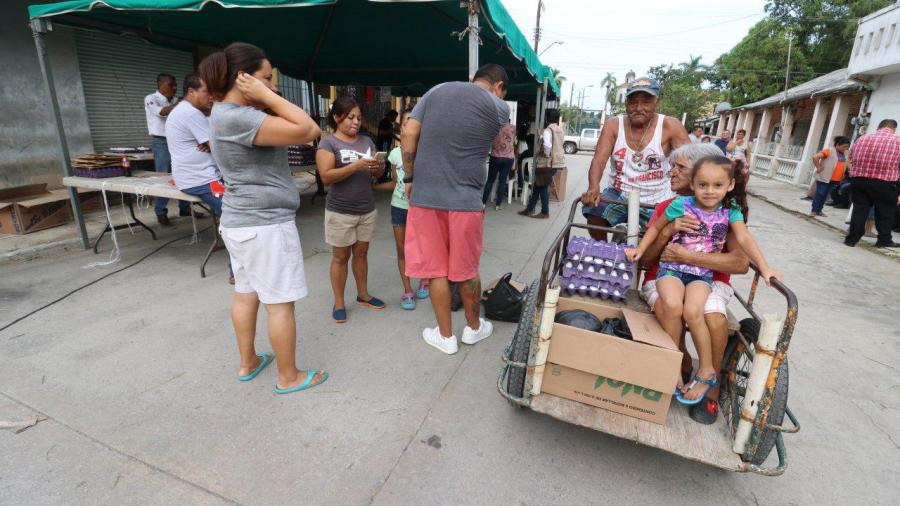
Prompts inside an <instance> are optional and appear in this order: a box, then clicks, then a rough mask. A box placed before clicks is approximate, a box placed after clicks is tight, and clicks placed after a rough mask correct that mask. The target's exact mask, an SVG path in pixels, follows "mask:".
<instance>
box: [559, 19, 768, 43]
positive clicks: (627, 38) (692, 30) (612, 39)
mask: <svg viewBox="0 0 900 506" xmlns="http://www.w3.org/2000/svg"><path fill="white" fill-rule="evenodd" d="M765 15H766V14H765V13H759V12H757V13H754V14H750V15H747V16H741V17H739V18H733V19H728V20H725V21H718V22H716V23H710V24H707V25H700V26H694V27H691V28H685V29H683V30H678V31H674V32H665V33H657V34H651V35H640V36H636V37H614V38H608V37H597V38H593V37H590V36H585V37H584V38H586V39H587V38H590V39H591V40H596V41H600V42H615V41H622V40H646V39H654V38H658V37H666V36H669V35H680V34H682V33H690V32H695V31H697V30H703V29H706V28H712V27H716V26H721V25H724V24H728V23H735V22H737V21H741V20H744V19H748V18H752V17H756V16H765ZM548 31H552V30H548ZM554 33H556V32H554ZM561 34H562V35H566V36H574V35H575V34H573V33H571V32H561Z"/></svg>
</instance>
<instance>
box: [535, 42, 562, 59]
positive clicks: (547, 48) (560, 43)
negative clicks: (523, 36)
mask: <svg viewBox="0 0 900 506" xmlns="http://www.w3.org/2000/svg"><path fill="white" fill-rule="evenodd" d="M564 43H565V41H562V40H554V41H553V42H551V43H550V45H549V46H547V47H545V48H544V50H543V51H541V52H540V54H538V57H540V56H541V55H542V54H544V53H546V52H547V51H548V50H549V49H550V48H551V47H553V46H555V45H556V44H559V45H560V46H561V45H563V44H564Z"/></svg>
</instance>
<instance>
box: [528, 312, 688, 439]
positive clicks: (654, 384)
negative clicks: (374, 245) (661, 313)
mask: <svg viewBox="0 0 900 506" xmlns="http://www.w3.org/2000/svg"><path fill="white" fill-rule="evenodd" d="M569 309H583V310H585V311H587V312H589V313H591V314H593V315H595V316H597V317H599V318H600V319H605V318H621V317H623V316H624V318H625V320H626V321H627V322H628V327H629V329H631V334H632V336H633V338H634V340H633V341H632V340H628V339H622V338H619V337H615V336H610V335H606V334H601V333H598V332H590V331H587V330H584V329H579V328H575V327H569V326H567V325H562V324H559V323H554V324H553V334H552V337H551V338H550V350H549V354H548V356H547V362H548V364H547V368H546V371H545V373H544V380H543V386H542V388H541V391H542V392H546V393H549V394H553V395H557V396H559V397H565V398H566V399H571V400H573V401H578V402H583V403H585V404H590V405H591V406H596V407H599V408H603V409H607V410H609V411H614V412H616V413H621V414H623V415H628V416H633V417H635V418H640V419H642V420H648V421H651V422H655V423H659V424H665V423H666V415H667V413H668V412H669V405H670V404H671V401H672V395H673V393H674V392H675V387H676V385H677V384H678V375H679V371H680V367H681V352H680V351H678V347H677V346H676V345H675V343H674V342H673V341H672V338H671V337H669V335H668V334H666V332H665V331H664V330H663V329H662V327H660V325H659V323H658V322H657V321H656V317H655V316H653V315H652V314H645V313H638V312H636V311H632V310H630V309H627V308H624V307H615V306H611V305H608V304H604V302H603V301H588V300H583V299H582V300H575V299H571V298H568V297H560V299H559V304H558V306H557V312H560V311H566V310H569Z"/></svg>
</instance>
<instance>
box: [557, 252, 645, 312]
mask: <svg viewBox="0 0 900 506" xmlns="http://www.w3.org/2000/svg"><path fill="white" fill-rule="evenodd" d="M632 276H634V263H632V262H629V261H628V260H627V258H626V257H625V246H623V245H621V244H615V243H608V242H606V241H595V240H593V239H590V238H587V237H573V238H572V239H571V240H570V241H569V246H568V248H566V258H565V259H564V260H563V265H562V288H563V290H565V291H566V293H568V294H570V295H572V294H576V293H577V294H578V295H584V296H591V297H600V298H602V299H612V300H613V301H615V302H624V301H625V294H626V293H627V292H628V287H629V285H631V278H632Z"/></svg>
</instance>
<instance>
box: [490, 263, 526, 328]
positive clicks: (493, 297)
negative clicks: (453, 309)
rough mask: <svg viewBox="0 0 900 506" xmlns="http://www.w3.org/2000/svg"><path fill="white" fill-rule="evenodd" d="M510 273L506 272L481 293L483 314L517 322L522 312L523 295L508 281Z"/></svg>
mask: <svg viewBox="0 0 900 506" xmlns="http://www.w3.org/2000/svg"><path fill="white" fill-rule="evenodd" d="M510 279H512V273H511V272H507V273H506V274H504V275H503V277H501V278H500V279H499V280H497V283H496V284H495V285H494V286H493V287H491V288H488V289H487V290H485V291H484V293H482V294H481V305H482V306H484V315H485V316H487V317H488V318H489V319H491V320H498V321H502V322H517V321H519V316H520V315H521V314H522V301H523V299H524V298H525V295H524V294H523V293H522V292H520V291H519V290H518V289H516V287H514V286H513V285H512V284H511V283H510Z"/></svg>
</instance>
